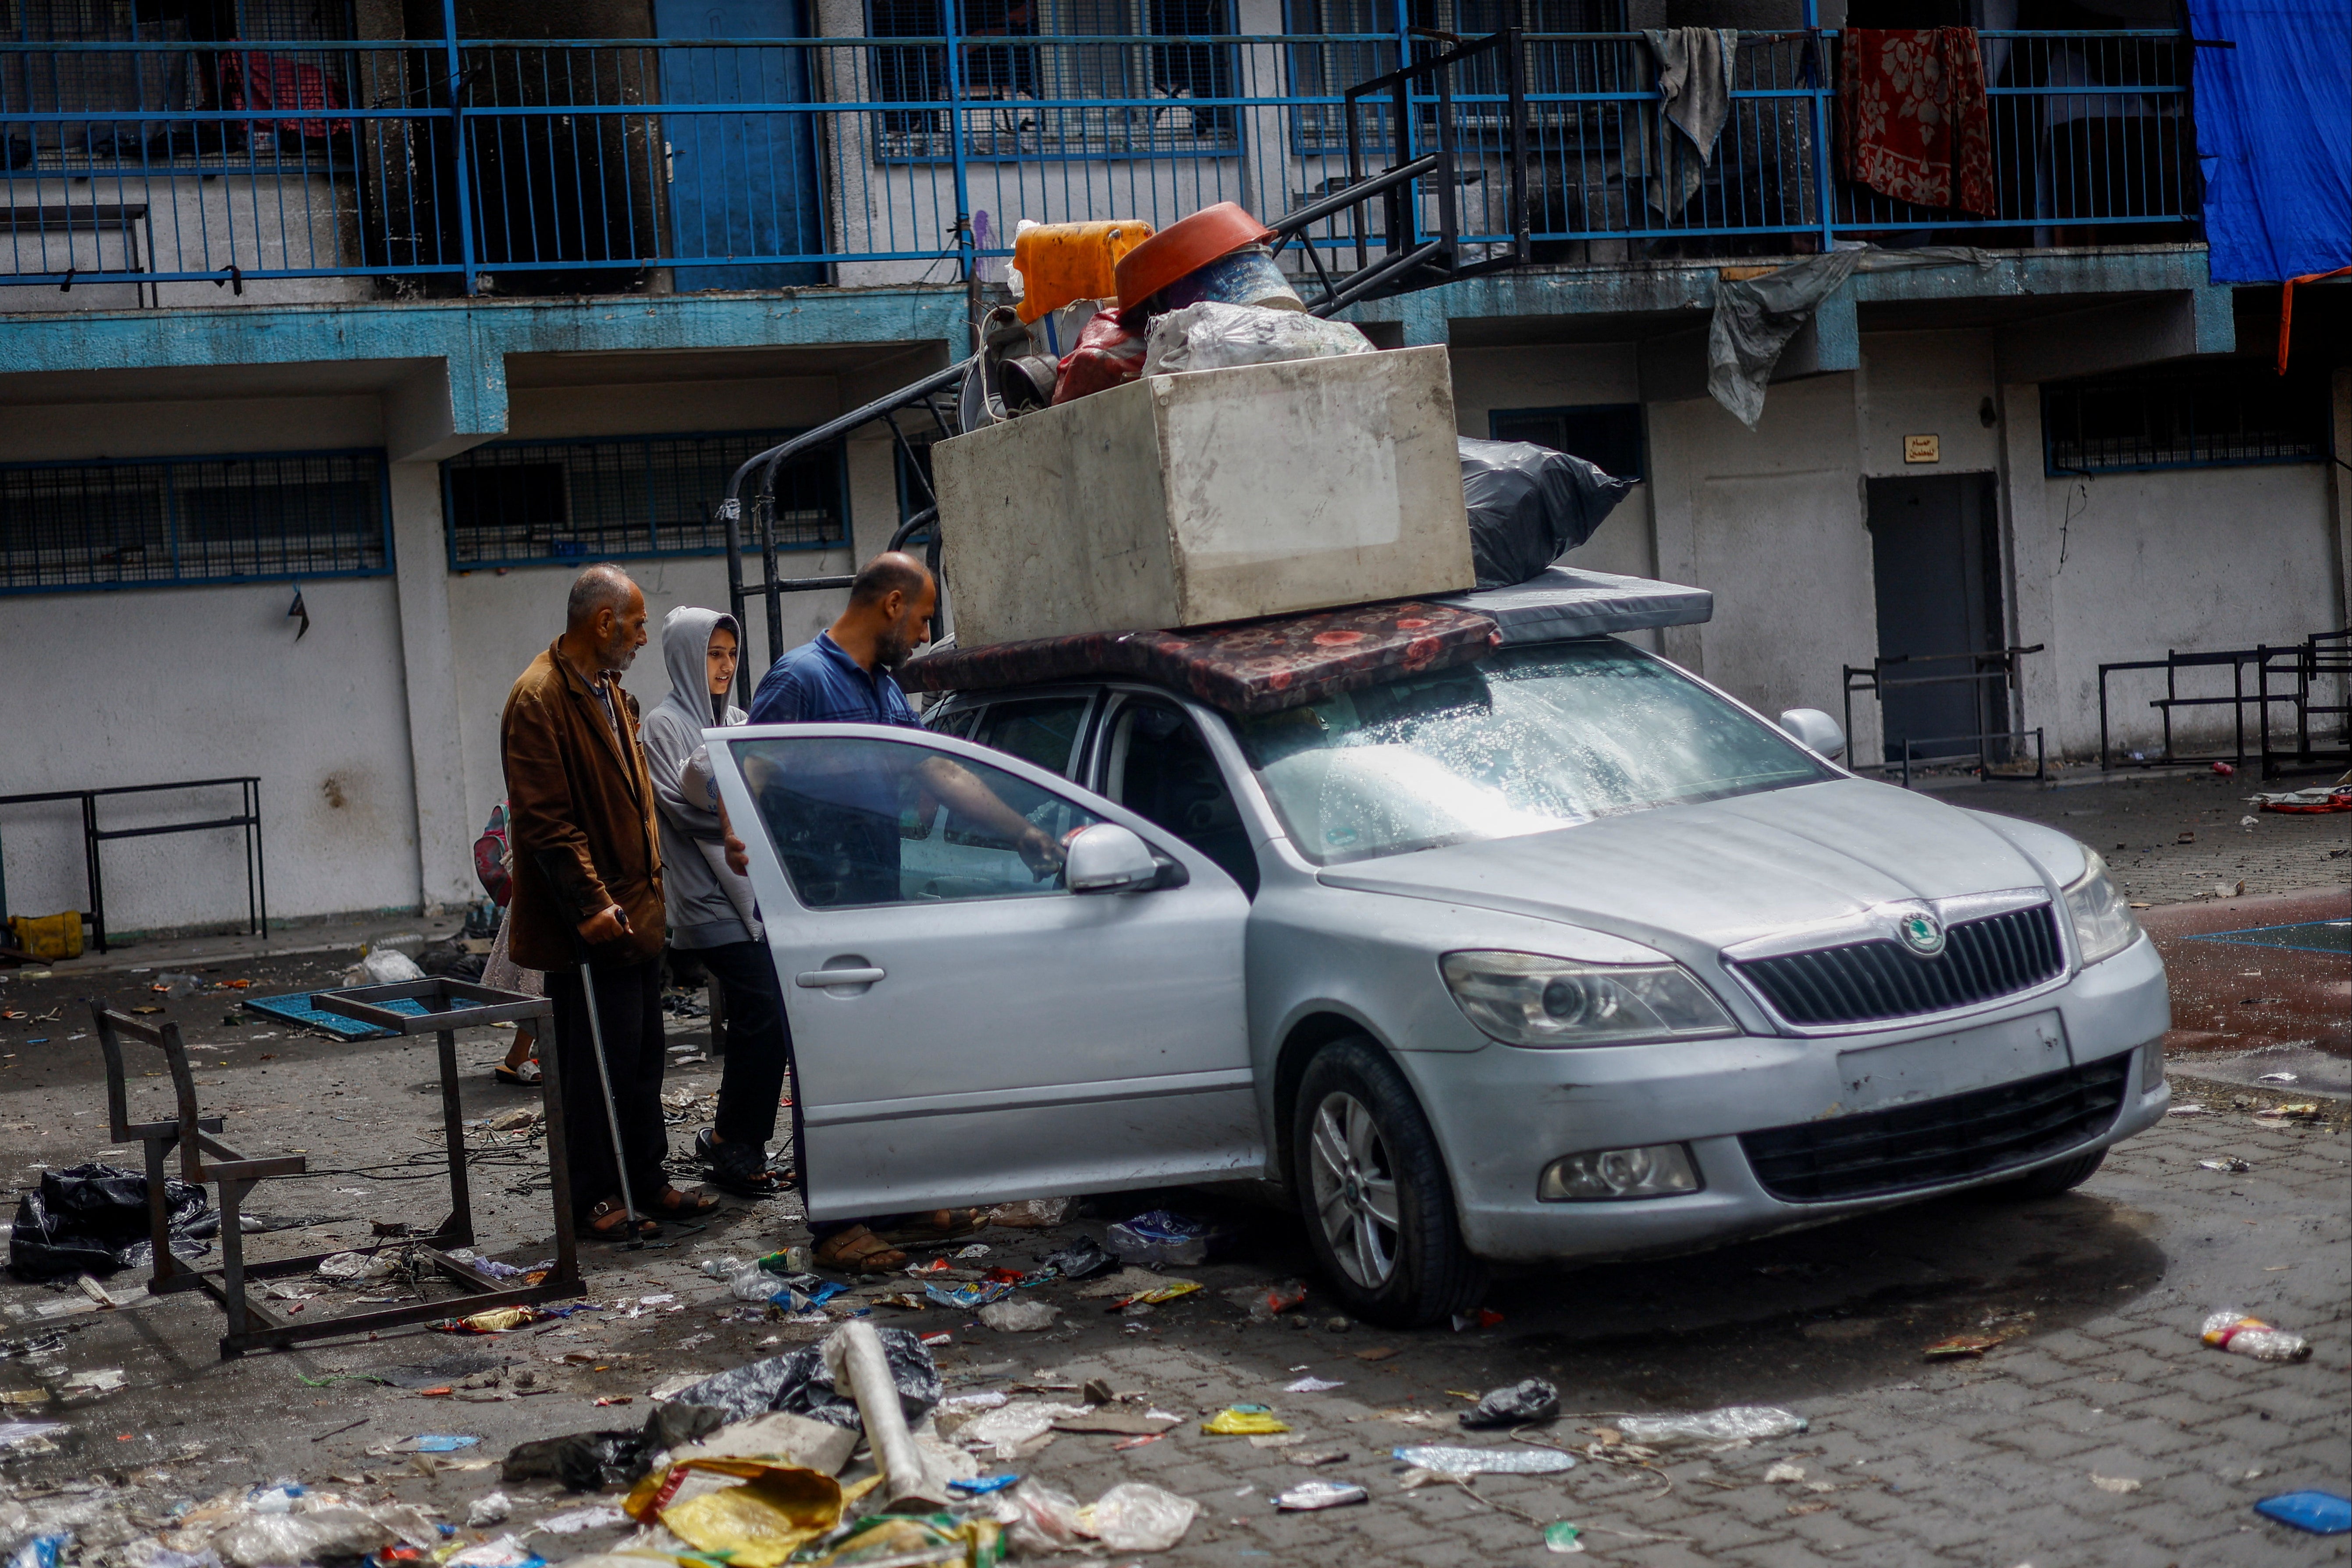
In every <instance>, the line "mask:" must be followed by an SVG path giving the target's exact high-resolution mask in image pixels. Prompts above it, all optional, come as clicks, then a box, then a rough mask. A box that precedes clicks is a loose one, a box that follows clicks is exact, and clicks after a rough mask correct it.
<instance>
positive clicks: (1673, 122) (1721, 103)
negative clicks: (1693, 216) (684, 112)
mask: <svg viewBox="0 0 2352 1568" xmlns="http://www.w3.org/2000/svg"><path fill="white" fill-rule="evenodd" d="M1642 36H1643V37H1645V38H1647V39H1649V40H1650V52H1651V53H1652V54H1653V55H1654V56H1656V57H1657V61H1658V96H1659V98H1660V99H1662V100H1663V102H1664V110H1665V120H1666V123H1667V124H1668V125H1670V126H1672V127H1674V129H1675V130H1676V131H1681V132H1682V137H1681V140H1680V141H1677V140H1676V139H1675V137H1673V136H1671V135H1662V145H1661V147H1660V153H1661V156H1660V160H1659V163H1658V169H1659V172H1657V173H1654V174H1653V175H1651V176H1650V204H1651V205H1652V206H1654V207H1655V208H1657V209H1658V210H1659V211H1660V212H1662V213H1664V214H1666V215H1667V216H1668V217H1674V216H1675V215H1676V214H1679V213H1681V211H1682V210H1683V207H1684V205H1685V204H1686V203H1688V202H1689V201H1690V199H1691V193H1692V192H1694V191H1696V190H1697V189H1698V186H1699V182H1700V181H1701V180H1702V179H1704V178H1705V177H1706V175H1705V171H1706V168H1707V166H1708V165H1710V164H1712V163H1713V162H1715V148H1716V143H1717V142H1718V141H1721V140H1722V139H1723V128H1724V125H1725V124H1726V123H1727V121H1728V120H1730V119H1731V65H1732V60H1733V58H1734V57H1735V52H1736V51H1737V50H1738V47H1739V31H1738V28H1736V27H1646V28H1644V29H1643V32H1642ZM1685 143H1687V144H1688V145H1685ZM1694 153H1696V162H1694V161H1693V154H1694Z"/></svg>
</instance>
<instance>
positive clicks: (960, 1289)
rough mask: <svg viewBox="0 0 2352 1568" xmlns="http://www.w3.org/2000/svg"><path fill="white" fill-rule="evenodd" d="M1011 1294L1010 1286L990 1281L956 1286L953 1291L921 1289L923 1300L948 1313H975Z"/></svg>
mask: <svg viewBox="0 0 2352 1568" xmlns="http://www.w3.org/2000/svg"><path fill="white" fill-rule="evenodd" d="M1012 1293H1013V1287H1012V1286H1010V1285H1006V1284H1001V1283H997V1282H995V1281H975V1282H974V1283H972V1284H969V1285H958V1286H957V1287H955V1289H953V1290H950V1289H948V1287H946V1286H945V1285H926V1286H924V1287H923V1296H924V1299H925V1300H927V1301H929V1302H930V1303H931V1304H932V1305H933V1306H935V1307H945V1308H947V1309H948V1310H949V1311H950V1312H977V1311H979V1310H980V1309H981V1308H982V1307H985V1306H988V1305H990V1304H991V1303H992V1302H996V1301H1003V1299H1004V1298H1005V1297H1007V1296H1009V1295H1011V1294H1012Z"/></svg>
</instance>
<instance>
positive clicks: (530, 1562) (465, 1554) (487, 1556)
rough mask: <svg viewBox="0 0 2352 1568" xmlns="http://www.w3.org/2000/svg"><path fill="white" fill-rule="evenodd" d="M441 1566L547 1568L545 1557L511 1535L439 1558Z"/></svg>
mask: <svg viewBox="0 0 2352 1568" xmlns="http://www.w3.org/2000/svg"><path fill="white" fill-rule="evenodd" d="M441 1568H547V1559H546V1558H544V1557H541V1555H540V1554H539V1553H538V1552H533V1551H532V1550H531V1549H530V1547H528V1546H525V1545H523V1544H522V1543H521V1542H519V1541H517V1540H516V1539H515V1538H514V1537H513V1536H511V1535H503V1536H500V1537H499V1539H498V1540H496V1541H486V1542H483V1543H482V1544H481V1545H479V1546H468V1547H467V1548H466V1549H465V1550H464V1551H462V1552H452V1553H451V1554H450V1555H449V1556H447V1557H445V1558H443V1559H442V1560H441Z"/></svg>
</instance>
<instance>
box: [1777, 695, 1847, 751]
mask: <svg viewBox="0 0 2352 1568" xmlns="http://www.w3.org/2000/svg"><path fill="white" fill-rule="evenodd" d="M1780 727H1781V728H1782V729H1785V730H1787V731H1788V732H1789V733H1790V735H1792V736H1794V737H1796V738H1797V743H1798V744H1799V745H1801V746H1809V747H1812V748H1813V749H1814V750H1815V751H1818V752H1820V753H1821V754H1822V756H1823V757H1827V758H1832V760H1834V759H1835V758H1841V757H1843V756H1844V755H1845V731H1843V730H1842V729H1840V728H1839V727H1838V721H1837V720H1835V719H1833V718H1832V717H1831V716H1829V715H1827V714H1825V713H1823V712H1822V710H1821V709H1819V708H1817V707H1792V708H1790V710H1789V711H1788V712H1786V713H1784V714H1782V715H1781V716H1780Z"/></svg>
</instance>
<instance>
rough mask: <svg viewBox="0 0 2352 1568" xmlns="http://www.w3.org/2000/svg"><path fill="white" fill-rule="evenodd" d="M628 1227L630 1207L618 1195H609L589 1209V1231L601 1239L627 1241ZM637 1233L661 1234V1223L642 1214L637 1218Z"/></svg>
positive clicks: (641, 1234)
mask: <svg viewBox="0 0 2352 1568" xmlns="http://www.w3.org/2000/svg"><path fill="white" fill-rule="evenodd" d="M628 1229H629V1211H628V1208H627V1207H626V1206H625V1205H624V1204H623V1203H622V1202H621V1200H620V1199H619V1198H617V1197H608V1198H606V1199H605V1200H604V1202H602V1203H600V1204H598V1205H597V1206H596V1207H593V1208H592V1209H590V1210H589V1211H588V1232H589V1234H590V1235H592V1236H594V1237H596V1238H597V1239H600V1240H604V1241H626V1240H627V1239H629V1237H628ZM637 1234H638V1235H639V1236H659V1235H660V1234H661V1224H660V1222H659V1221H658V1220H653V1219H647V1218H644V1217H643V1216H640V1217H639V1218H638V1219H637Z"/></svg>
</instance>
